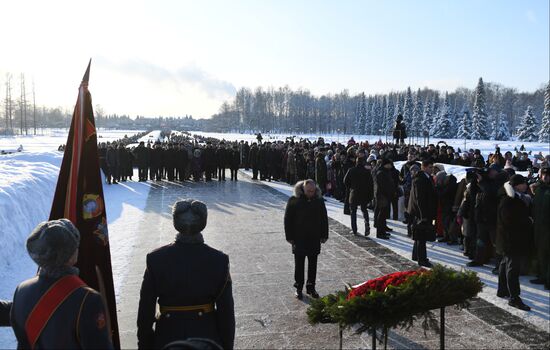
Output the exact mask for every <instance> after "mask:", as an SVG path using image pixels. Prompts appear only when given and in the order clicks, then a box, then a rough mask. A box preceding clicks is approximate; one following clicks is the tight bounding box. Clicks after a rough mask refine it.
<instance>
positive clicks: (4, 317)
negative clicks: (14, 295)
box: [0, 300, 11, 327]
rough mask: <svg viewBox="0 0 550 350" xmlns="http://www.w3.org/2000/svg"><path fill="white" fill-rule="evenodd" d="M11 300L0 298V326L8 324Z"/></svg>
mask: <svg viewBox="0 0 550 350" xmlns="http://www.w3.org/2000/svg"><path fill="white" fill-rule="evenodd" d="M10 310H11V301H7V300H0V327H9V326H10Z"/></svg>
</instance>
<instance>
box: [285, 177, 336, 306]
mask: <svg viewBox="0 0 550 350" xmlns="http://www.w3.org/2000/svg"><path fill="white" fill-rule="evenodd" d="M284 225H285V236H286V240H287V242H289V243H290V244H292V253H294V260H295V270H294V279H295V283H294V287H295V288H296V297H297V298H298V299H302V288H303V286H304V263H305V258H306V257H307V260H308V274H307V283H306V292H307V293H308V294H310V295H311V296H312V297H314V298H318V297H319V294H318V293H317V292H316V290H315V279H316V275H317V256H318V255H319V253H321V243H325V242H326V241H327V239H328V216H327V208H326V207H325V201H324V199H323V195H322V194H321V190H320V189H319V187H317V186H316V185H315V182H314V181H313V180H311V179H310V180H304V181H299V182H298V183H296V185H295V186H294V195H293V196H292V197H290V198H289V199H288V202H287V205H286V210H285V218H284Z"/></svg>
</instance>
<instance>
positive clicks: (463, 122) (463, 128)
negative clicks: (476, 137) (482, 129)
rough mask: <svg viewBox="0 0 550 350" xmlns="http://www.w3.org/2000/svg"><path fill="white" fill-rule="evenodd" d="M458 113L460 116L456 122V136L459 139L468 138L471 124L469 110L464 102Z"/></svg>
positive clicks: (470, 132)
mask: <svg viewBox="0 0 550 350" xmlns="http://www.w3.org/2000/svg"><path fill="white" fill-rule="evenodd" d="M460 113H461V116H462V117H461V118H460V120H459V123H458V132H457V134H456V137H457V138H459V139H469V138H470V136H471V134H472V125H471V122H470V110H469V109H468V105H467V104H466V103H464V106H463V107H462V111H461V112H460Z"/></svg>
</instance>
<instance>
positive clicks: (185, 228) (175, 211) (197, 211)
mask: <svg viewBox="0 0 550 350" xmlns="http://www.w3.org/2000/svg"><path fill="white" fill-rule="evenodd" d="M207 216H208V210H207V209H206V204H204V203H203V202H201V201H197V200H194V199H185V200H182V201H179V202H176V203H174V206H173V207H172V220H173V223H174V228H175V229H176V230H178V232H181V233H186V234H196V233H199V232H201V231H202V230H204V228H205V227H206V218H207Z"/></svg>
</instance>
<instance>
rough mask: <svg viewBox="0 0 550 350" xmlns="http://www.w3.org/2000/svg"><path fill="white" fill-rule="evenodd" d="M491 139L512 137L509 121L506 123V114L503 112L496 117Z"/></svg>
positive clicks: (500, 139)
mask: <svg viewBox="0 0 550 350" xmlns="http://www.w3.org/2000/svg"><path fill="white" fill-rule="evenodd" d="M491 139H493V140H497V141H508V140H509V139H510V129H508V123H506V114H504V113H502V112H501V113H499V114H498V115H497V116H496V117H495V118H494V120H493V133H492V135H491Z"/></svg>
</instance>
